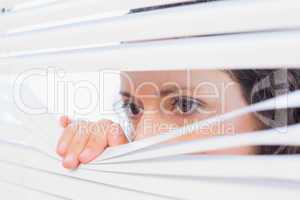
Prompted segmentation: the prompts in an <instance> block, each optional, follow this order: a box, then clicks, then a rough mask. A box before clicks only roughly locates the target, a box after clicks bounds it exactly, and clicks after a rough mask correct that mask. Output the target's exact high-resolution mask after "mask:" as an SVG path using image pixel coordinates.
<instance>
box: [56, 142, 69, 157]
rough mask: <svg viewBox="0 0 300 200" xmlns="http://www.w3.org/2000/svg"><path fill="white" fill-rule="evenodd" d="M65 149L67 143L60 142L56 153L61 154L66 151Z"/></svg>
mask: <svg viewBox="0 0 300 200" xmlns="http://www.w3.org/2000/svg"><path fill="white" fill-rule="evenodd" d="M66 149H67V144H66V143H60V144H59V145H58V149H57V151H58V153H59V154H60V155H63V154H64V153H65V152H66Z"/></svg>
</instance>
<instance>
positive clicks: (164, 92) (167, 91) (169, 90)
mask: <svg viewBox="0 0 300 200" xmlns="http://www.w3.org/2000/svg"><path fill="white" fill-rule="evenodd" d="M185 89H187V88H186V87H184V88H180V89H179V88H177V87H170V88H166V89H161V90H160V91H159V96H161V97H164V96H167V95H169V94H172V93H175V92H178V91H179V90H185ZM119 94H120V95H121V96H125V97H127V98H131V97H133V95H131V94H130V93H129V92H126V91H120V92H119Z"/></svg>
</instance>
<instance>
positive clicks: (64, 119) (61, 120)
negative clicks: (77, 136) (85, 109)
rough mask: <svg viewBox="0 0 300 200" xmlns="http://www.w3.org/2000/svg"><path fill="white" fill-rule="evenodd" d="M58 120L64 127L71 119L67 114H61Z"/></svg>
mask: <svg viewBox="0 0 300 200" xmlns="http://www.w3.org/2000/svg"><path fill="white" fill-rule="evenodd" d="M59 122H60V125H61V126H62V127H63V128H66V127H67V126H68V125H69V124H70V123H71V119H70V118H69V117H68V116H62V117H60V119H59Z"/></svg>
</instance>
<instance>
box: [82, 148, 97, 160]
mask: <svg viewBox="0 0 300 200" xmlns="http://www.w3.org/2000/svg"><path fill="white" fill-rule="evenodd" d="M94 155H95V151H93V150H92V149H85V150H84V151H83V152H82V153H81V154H80V155H79V160H80V162H82V163H87V162H89V161H91V159H93V157H94Z"/></svg>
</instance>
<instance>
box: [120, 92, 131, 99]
mask: <svg viewBox="0 0 300 200" xmlns="http://www.w3.org/2000/svg"><path fill="white" fill-rule="evenodd" d="M119 94H120V95H121V96H125V97H128V98H130V97H132V95H131V94H130V93H129V92H125V91H120V92H119Z"/></svg>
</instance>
